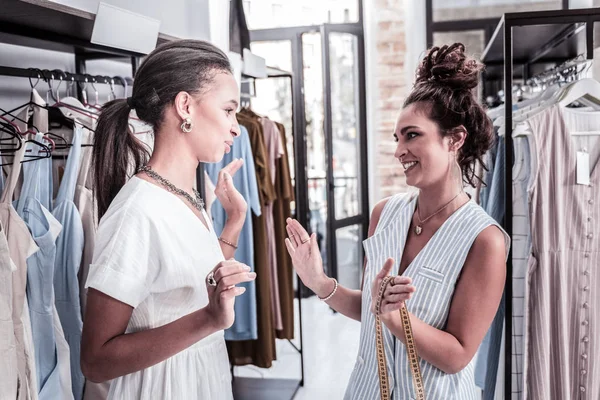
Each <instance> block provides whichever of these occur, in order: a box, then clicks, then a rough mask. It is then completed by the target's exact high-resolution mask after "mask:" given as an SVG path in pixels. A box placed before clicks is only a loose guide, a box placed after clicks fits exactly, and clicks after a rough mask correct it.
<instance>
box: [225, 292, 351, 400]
mask: <svg viewBox="0 0 600 400" xmlns="http://www.w3.org/2000/svg"><path fill="white" fill-rule="evenodd" d="M297 307H298V304H297V303H296V308H297ZM297 316H298V312H297V309H296V331H297V333H296V339H295V340H294V341H293V342H294V344H296V346H298V347H299V343H300V341H299V337H300V336H299V333H298V322H297V320H298V317H297ZM302 325H303V338H302V339H303V345H304V374H305V376H304V387H303V388H300V390H299V391H298V393H297V394H296V397H295V398H294V400H321V399H323V400H338V399H342V398H343V397H344V392H345V390H346V386H347V384H348V379H349V378H350V373H351V372H352V369H353V368H354V361H355V360H356V354H357V352H358V339H359V333H360V323H359V322H357V321H354V320H351V319H349V318H346V317H344V316H343V315H341V314H334V313H333V312H332V311H331V310H330V309H329V307H328V306H327V305H326V304H325V303H323V302H321V301H319V300H318V299H317V298H315V297H311V298H308V299H304V300H302ZM277 357H278V360H277V361H275V362H274V363H273V367H272V368H269V369H261V368H256V367H253V366H246V367H236V368H235V371H234V374H235V376H244V377H253V378H291V379H295V378H300V356H299V354H298V353H297V352H296V350H295V349H294V348H293V347H292V346H291V345H290V344H289V343H288V342H287V341H285V340H278V341H277ZM282 400H285V399H282Z"/></svg>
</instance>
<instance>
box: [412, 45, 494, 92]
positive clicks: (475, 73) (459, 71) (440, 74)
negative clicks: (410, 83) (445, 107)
mask: <svg viewBox="0 0 600 400" xmlns="http://www.w3.org/2000/svg"><path fill="white" fill-rule="evenodd" d="M482 70H483V64H481V63H479V62H478V61H476V60H475V59H473V58H470V57H467V55H466V54H465V46H464V45H463V44H462V43H454V44H453V45H450V46H447V45H446V46H442V47H432V48H431V49H430V50H429V51H428V52H427V55H426V56H425V59H423V61H421V64H420V65H419V67H418V69H417V79H416V82H415V84H420V83H429V84H435V85H440V86H446V87H449V88H451V89H454V90H461V89H462V90H470V89H473V88H474V87H476V86H477V83H478V81H479V72H480V71H482Z"/></svg>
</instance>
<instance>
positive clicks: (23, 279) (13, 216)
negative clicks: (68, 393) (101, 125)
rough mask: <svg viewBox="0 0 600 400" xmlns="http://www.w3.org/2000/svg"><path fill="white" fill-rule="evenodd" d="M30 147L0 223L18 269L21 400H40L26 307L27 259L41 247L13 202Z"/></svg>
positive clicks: (14, 173) (11, 179)
mask: <svg viewBox="0 0 600 400" xmlns="http://www.w3.org/2000/svg"><path fill="white" fill-rule="evenodd" d="M26 148H27V146H25V145H24V146H23V147H21V149H20V150H18V151H17V152H16V153H15V156H14V159H13V164H12V168H11V170H10V173H9V175H8V178H7V180H6V187H5V189H4V192H3V193H2V199H1V200H0V223H1V224H2V230H3V232H4V233H5V234H6V238H7V242H8V249H9V252H10V258H11V259H12V261H13V262H14V264H15V265H16V267H17V270H16V271H15V272H13V275H12V283H13V285H12V290H13V308H12V312H13V315H12V319H13V324H14V335H15V346H16V354H17V365H16V370H17V371H18V382H19V383H18V387H19V389H18V394H17V399H19V400H26V399H37V379H36V376H35V375H36V373H35V361H33V360H35V358H34V357H33V355H34V350H33V346H31V347H30V346H29V343H31V342H33V339H32V338H31V337H30V336H29V334H28V332H31V322H30V320H29V311H28V310H29V307H27V306H26V303H27V297H26V284H27V258H29V256H31V255H32V254H34V253H35V252H36V251H37V250H38V247H37V245H36V244H35V242H34V240H33V238H32V237H31V234H30V233H29V229H28V228H27V225H25V222H24V221H23V220H22V219H21V217H20V216H19V215H18V214H17V211H16V210H15V208H14V207H13V205H12V201H11V199H12V197H13V194H14V190H15V186H16V184H17V180H18V177H19V174H20V172H21V161H22V160H23V157H24V155H25V150H26ZM28 326H29V327H28ZM26 336H27V337H26Z"/></svg>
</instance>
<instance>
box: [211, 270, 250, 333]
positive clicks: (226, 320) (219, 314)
mask: <svg viewBox="0 0 600 400" xmlns="http://www.w3.org/2000/svg"><path fill="white" fill-rule="evenodd" d="M212 273H213V274H214V279H215V281H217V286H212V285H210V284H209V283H208V279H207V281H206V287H207V289H208V305H207V306H206V310H207V312H208V313H209V315H210V316H211V317H212V320H213V323H214V324H215V327H216V328H217V329H218V330H223V329H227V328H230V327H231V325H233V321H234V320H235V311H234V308H233V306H234V304H235V298H236V297H237V296H240V295H242V294H243V293H244V292H245V291H246V288H244V287H238V286H235V285H237V284H239V283H242V282H251V281H253V280H254V279H256V273H254V272H250V267H249V266H247V265H245V264H242V263H240V262H238V261H236V260H234V259H230V260H226V261H221V262H220V263H219V264H217V266H216V267H215V268H214V269H213V270H212Z"/></svg>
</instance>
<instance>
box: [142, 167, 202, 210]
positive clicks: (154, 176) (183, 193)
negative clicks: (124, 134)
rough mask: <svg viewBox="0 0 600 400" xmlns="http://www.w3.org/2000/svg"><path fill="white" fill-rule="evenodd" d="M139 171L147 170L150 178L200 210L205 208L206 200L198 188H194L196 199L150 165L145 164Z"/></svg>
mask: <svg viewBox="0 0 600 400" xmlns="http://www.w3.org/2000/svg"><path fill="white" fill-rule="evenodd" d="M138 172H145V173H146V174H147V175H148V176H149V177H150V178H152V179H154V180H156V181H158V182H159V183H160V184H162V185H163V186H164V187H165V188H167V190H168V191H169V192H171V193H175V194H178V195H180V196H183V197H185V198H186V199H187V201H189V202H190V203H192V205H193V206H194V207H195V208H196V209H197V210H198V211H202V210H204V200H202V198H201V197H200V193H199V192H198V191H197V190H196V189H192V190H193V191H194V195H196V198H195V199H194V198H193V197H192V196H191V195H190V194H189V193H188V192H186V191H185V190H183V189H179V188H178V187H177V186H175V185H173V184H172V183H171V182H169V181H168V180H166V179H165V178H163V177H162V176H160V175H159V174H157V173H156V172H154V170H153V169H152V168H151V167H150V166H149V165H144V166H143V167H142V168H140V169H139V171H138Z"/></svg>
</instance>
